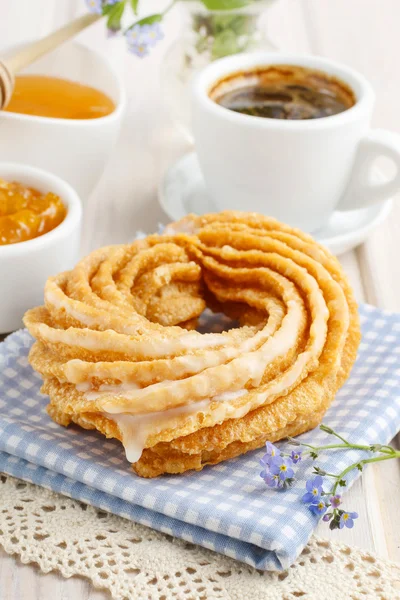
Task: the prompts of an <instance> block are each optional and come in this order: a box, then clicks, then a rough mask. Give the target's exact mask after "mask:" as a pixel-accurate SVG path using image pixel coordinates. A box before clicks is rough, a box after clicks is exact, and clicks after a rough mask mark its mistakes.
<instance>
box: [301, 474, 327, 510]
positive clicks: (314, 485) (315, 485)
mask: <svg viewBox="0 0 400 600" xmlns="http://www.w3.org/2000/svg"><path fill="white" fill-rule="evenodd" d="M322 483H323V481H322V477H321V475H317V476H316V477H314V479H309V480H308V481H307V482H306V490H307V493H306V494H304V496H303V498H302V500H303V502H304V503H305V504H307V503H308V502H313V503H315V502H319V500H320V497H321V494H322V491H323V490H322Z"/></svg>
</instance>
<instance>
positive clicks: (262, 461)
mask: <svg viewBox="0 0 400 600" xmlns="http://www.w3.org/2000/svg"><path fill="white" fill-rule="evenodd" d="M269 460H270V457H269V456H267V455H266V454H265V456H263V457H262V458H260V465H261V466H262V471H261V473H260V477H261V478H262V479H264V480H265V478H266V476H267V475H269V473H270V468H269Z"/></svg>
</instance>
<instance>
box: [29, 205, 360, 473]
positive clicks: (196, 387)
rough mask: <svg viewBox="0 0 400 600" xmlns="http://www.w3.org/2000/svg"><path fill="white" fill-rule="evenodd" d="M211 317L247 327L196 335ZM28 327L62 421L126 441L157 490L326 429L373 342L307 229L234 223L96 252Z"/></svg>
mask: <svg viewBox="0 0 400 600" xmlns="http://www.w3.org/2000/svg"><path fill="white" fill-rule="evenodd" d="M206 304H208V305H209V306H211V307H218V308H219V310H221V309H222V310H223V311H224V312H225V313H226V314H229V315H232V316H234V317H235V318H237V319H238V320H239V321H240V324H241V325H242V326H241V327H240V328H237V329H231V330H229V331H225V332H222V333H207V334H201V333H199V332H197V331H194V330H191V329H193V327H195V326H196V323H197V319H198V317H199V316H200V315H201V313H202V312H203V310H204V308H205V306H206ZM25 324H26V326H27V327H28V329H29V331H30V332H31V334H32V335H33V336H34V337H35V338H36V340H37V341H36V342H35V344H34V345H33V347H32V350H31V353H30V362H31V364H32V366H33V367H34V369H36V370H37V371H38V372H39V373H40V374H41V375H42V377H43V380H44V385H43V391H44V392H45V393H47V394H48V395H49V396H50V405H49V407H48V411H49V414H50V416H51V417H52V418H53V419H54V420H56V421H57V422H59V423H60V424H62V425H68V424H69V423H71V422H74V423H77V424H78V425H81V426H82V427H85V428H88V429H91V428H95V429H98V430H99V431H101V432H102V433H104V434H105V435H106V436H107V437H115V438H117V439H120V440H121V441H123V443H124V445H125V447H126V449H127V454H128V456H129V457H130V458H131V461H132V462H133V463H134V464H133V468H134V470H135V471H136V472H137V473H138V474H139V475H141V476H144V477H154V476H157V475H159V474H161V473H181V472H184V471H185V470H187V469H201V468H203V466H204V465H205V464H215V463H217V462H220V461H221V460H225V459H227V458H231V457H233V456H237V455H239V454H242V453H243V452H247V451H248V450H251V449H253V448H257V447H259V446H261V445H262V444H263V443H264V442H265V440H267V439H268V440H270V441H276V440H278V439H281V438H282V437H285V436H286V435H288V434H290V435H297V434H298V433H302V432H304V431H306V430H308V429H310V428H312V427H314V426H316V425H317V424H318V423H319V422H320V420H321V419H322V417H323V414H324V413H325V411H326V409H327V408H328V407H329V405H330V403H331V402H332V400H333V398H334V396H335V394H336V392H337V390H338V389H339V388H340V386H341V385H342V384H343V383H344V381H345V380H346V378H347V377H348V374H349V372H350V369H351V367H352V364H353V362H354V360H355V357H356V352H357V347H358V344H359V339H360V331H359V322H358V314H357V305H356V303H355V300H354V297H353V294H352V291H351V288H350V286H349V284H348V282H347V279H346V277H345V275H344V273H343V270H342V268H341V266H340V264H339V262H338V261H337V260H336V259H335V258H334V257H333V256H332V255H331V254H330V253H329V252H328V251H327V250H326V249H325V248H323V247H322V246H320V245H319V244H317V243H316V242H315V241H314V240H313V239H312V238H311V237H310V236H308V235H306V234H304V233H302V232H300V231H298V230H295V229H292V228H290V227H288V226H285V225H282V224H281V223H279V222H277V221H275V220H274V219H270V218H267V217H262V216H260V215H256V214H255V213H242V212H233V211H226V212H223V213H218V214H210V215H205V216H203V217H196V216H194V215H189V216H188V217H185V219H183V220H182V221H180V222H178V223H175V224H172V225H170V226H168V227H167V229H166V231H165V234H164V235H153V236H148V237H147V238H146V239H145V240H139V241H137V242H134V243H133V244H131V245H126V246H109V247H106V248H102V249H100V250H98V251H96V252H93V253H92V254H90V255H89V256H88V257H87V258H86V259H84V260H82V261H81V262H80V263H79V264H78V265H77V266H76V267H75V269H73V270H72V271H70V272H67V273H62V274H60V275H58V276H57V277H54V278H50V279H49V281H48V282H47V284H46V288H45V306H44V307H38V308H36V309H32V310H31V311H28V313H27V314H26V315H25ZM133 446H135V448H136V447H137V448H136V449H137V450H138V456H137V457H136V454H135V452H133V453H132V452H131V451H130V450H129V449H128V447H133ZM142 450H143V451H142ZM135 451H136V450H135ZM133 455H135V456H134V459H133V458H132V457H133Z"/></svg>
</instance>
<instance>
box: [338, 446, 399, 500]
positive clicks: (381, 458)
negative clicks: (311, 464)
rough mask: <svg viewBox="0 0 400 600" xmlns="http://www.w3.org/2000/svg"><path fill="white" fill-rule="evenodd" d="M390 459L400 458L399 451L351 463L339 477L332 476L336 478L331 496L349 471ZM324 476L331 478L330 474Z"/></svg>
mask: <svg viewBox="0 0 400 600" xmlns="http://www.w3.org/2000/svg"><path fill="white" fill-rule="evenodd" d="M391 458H400V450H399V451H393V452H392V453H391V454H389V455H388V454H385V455H384V456H375V457H374V458H365V459H364V460H360V461H358V462H356V463H353V464H352V465H350V466H349V467H347V468H346V469H344V470H343V471H342V472H341V473H339V475H334V477H336V482H335V484H334V486H333V488H332V492H331V494H332V496H334V495H335V493H336V490H337V488H338V485H339V482H340V481H341V480H342V479H343V478H344V477H345V476H346V475H347V474H348V473H350V471H352V470H353V469H355V468H356V467H357V466H358V465H367V464H369V463H375V462H381V461H382V460H389V459H391ZM326 475H328V476H329V477H332V474H330V473H326Z"/></svg>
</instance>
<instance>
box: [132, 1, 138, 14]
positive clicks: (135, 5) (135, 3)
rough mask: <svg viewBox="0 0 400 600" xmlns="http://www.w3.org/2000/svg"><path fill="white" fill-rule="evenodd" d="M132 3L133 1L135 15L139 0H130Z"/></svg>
mask: <svg viewBox="0 0 400 600" xmlns="http://www.w3.org/2000/svg"><path fill="white" fill-rule="evenodd" d="M130 3H131V7H132V10H133V12H134V13H135V15H137V9H138V4H139V0H130Z"/></svg>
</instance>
